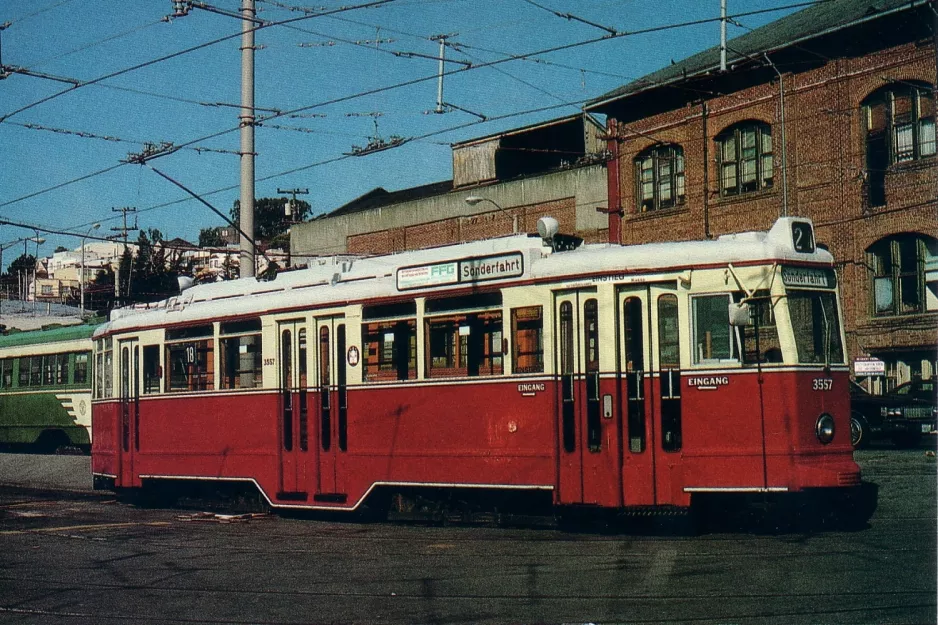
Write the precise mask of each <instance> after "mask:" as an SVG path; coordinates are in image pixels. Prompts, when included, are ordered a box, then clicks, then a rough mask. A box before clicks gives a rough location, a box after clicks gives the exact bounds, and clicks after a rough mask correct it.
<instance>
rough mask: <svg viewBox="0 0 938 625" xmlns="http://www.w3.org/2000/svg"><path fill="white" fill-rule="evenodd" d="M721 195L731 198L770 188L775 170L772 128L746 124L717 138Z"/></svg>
mask: <svg viewBox="0 0 938 625" xmlns="http://www.w3.org/2000/svg"><path fill="white" fill-rule="evenodd" d="M716 142H717V163H718V164H719V168H720V195H722V196H731V195H739V194H741V193H751V192H754V191H761V190H763V189H770V188H771V187H772V176H773V171H774V160H773V152H772V127H771V126H769V125H768V124H766V123H764V122H759V121H746V122H742V123H740V124H736V125H735V126H730V127H729V128H727V129H726V130H724V131H723V132H721V133H720V134H719V135H717V139H716Z"/></svg>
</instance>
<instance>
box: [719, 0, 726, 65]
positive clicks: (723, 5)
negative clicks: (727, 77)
mask: <svg viewBox="0 0 938 625" xmlns="http://www.w3.org/2000/svg"><path fill="white" fill-rule="evenodd" d="M720 71H721V72H725V71H726V0H720Z"/></svg>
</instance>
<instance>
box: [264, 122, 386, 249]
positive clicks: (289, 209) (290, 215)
mask: <svg viewBox="0 0 938 625" xmlns="http://www.w3.org/2000/svg"><path fill="white" fill-rule="evenodd" d="M376 134H377V133H376ZM277 193H289V194H290V195H292V196H293V203H292V204H291V203H290V200H287V205H286V206H285V207H284V208H285V210H284V211H283V212H284V217H286V218H287V221H288V222H289V223H290V224H294V223H296V220H295V217H294V216H295V215H296V212H295V211H296V210H297V207H296V196H297V195H308V194H309V189H281V188H280V187H277ZM292 239H293V233H292V231H291V232H290V240H289V241H287V267H289V266H291V265H292V264H293V263H292V262H290V246H291V245H292V244H293V241H292Z"/></svg>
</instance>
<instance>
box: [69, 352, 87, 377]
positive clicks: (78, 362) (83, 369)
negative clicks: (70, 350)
mask: <svg viewBox="0 0 938 625" xmlns="http://www.w3.org/2000/svg"><path fill="white" fill-rule="evenodd" d="M88 359H89V353H88V352H81V353H80V354H75V370H74V374H73V376H72V381H73V383H75V384H85V383H87V382H88Z"/></svg>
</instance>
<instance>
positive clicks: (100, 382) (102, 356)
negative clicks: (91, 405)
mask: <svg viewBox="0 0 938 625" xmlns="http://www.w3.org/2000/svg"><path fill="white" fill-rule="evenodd" d="M112 364H113V343H112V340H111V338H110V337H108V338H106V339H101V340H99V341H97V343H96V344H95V391H94V396H95V397H96V398H98V399H100V398H102V397H110V396H111V393H112V392H113V382H114V371H113V369H112Z"/></svg>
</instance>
